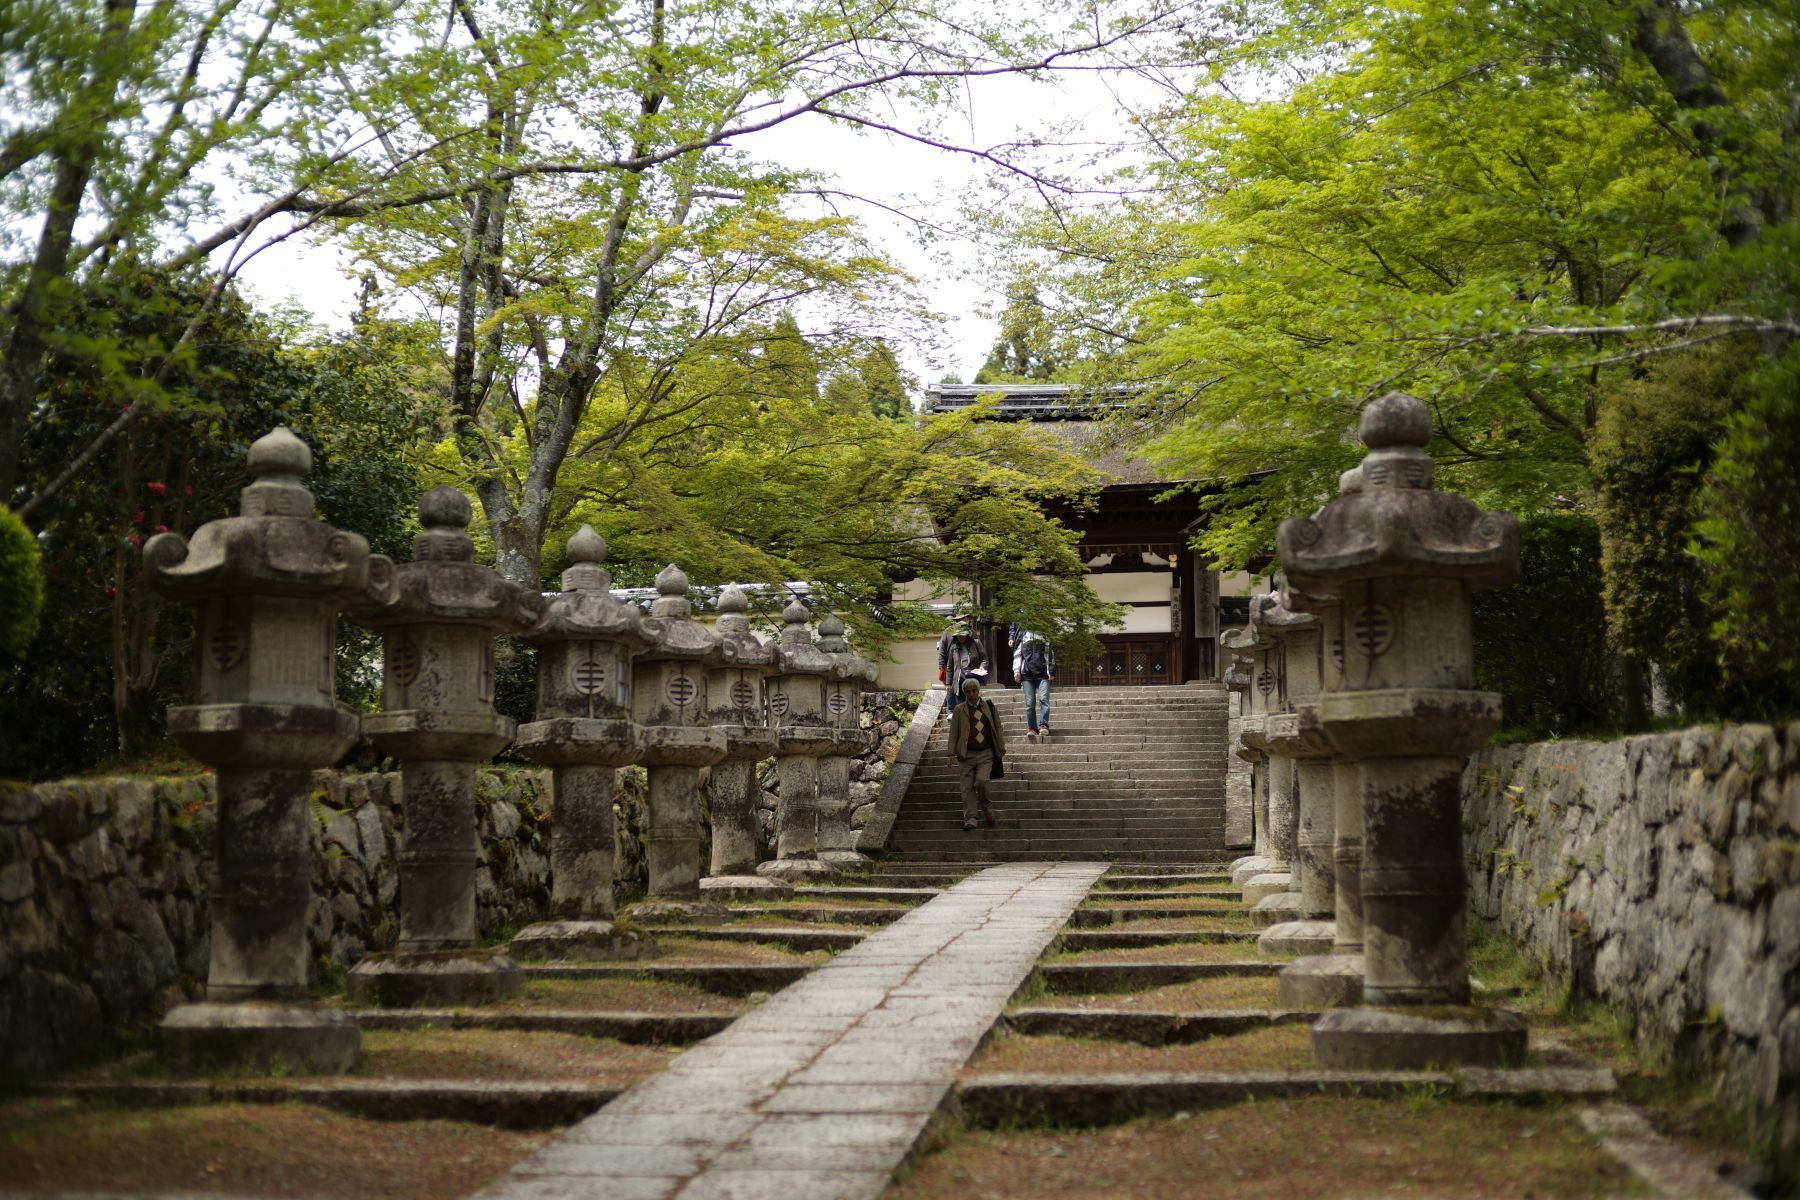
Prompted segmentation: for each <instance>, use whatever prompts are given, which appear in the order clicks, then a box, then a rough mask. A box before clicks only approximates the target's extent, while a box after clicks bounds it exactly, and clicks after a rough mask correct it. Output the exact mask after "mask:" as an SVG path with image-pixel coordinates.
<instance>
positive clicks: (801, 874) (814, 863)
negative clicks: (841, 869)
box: [756, 858, 838, 883]
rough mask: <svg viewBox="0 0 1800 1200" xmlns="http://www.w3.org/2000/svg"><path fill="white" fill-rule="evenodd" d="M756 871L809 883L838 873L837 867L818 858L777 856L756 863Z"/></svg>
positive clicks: (763, 874) (762, 874) (795, 881)
mask: <svg viewBox="0 0 1800 1200" xmlns="http://www.w3.org/2000/svg"><path fill="white" fill-rule="evenodd" d="M756 873H757V874H758V875H761V876H764V877H765V878H768V879H781V880H785V881H787V882H788V883H811V882H817V881H818V880H822V879H830V878H831V877H832V876H834V875H836V874H837V873H838V868H837V867H835V866H833V865H832V864H831V863H829V862H826V861H825V860H823V859H818V858H778V859H775V860H774V861H772V862H766V863H762V864H760V865H758V866H757V868H756Z"/></svg>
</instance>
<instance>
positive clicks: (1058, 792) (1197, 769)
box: [885, 684, 1226, 865]
mask: <svg viewBox="0 0 1800 1200" xmlns="http://www.w3.org/2000/svg"><path fill="white" fill-rule="evenodd" d="M987 696H988V699H990V700H992V701H993V702H994V708H995V710H996V712H997V713H998V714H999V717H1000V721H1001V724H1002V725H1003V726H1004V727H1005V730H1006V738H1007V756H1006V777H1005V778H1004V779H998V780H995V781H994V782H993V785H992V786H993V793H992V794H993V798H994V813H995V817H996V825H995V827H994V828H992V829H985V828H984V829H977V830H975V831H973V832H965V831H964V829H963V828H962V807H961V801H960V800H959V799H958V792H957V786H956V776H955V773H954V772H953V771H952V770H951V769H950V768H949V767H948V766H946V765H945V762H944V755H945V744H946V737H947V734H948V730H949V722H948V721H947V720H946V721H943V722H940V723H939V725H938V727H937V730H936V731H935V732H934V733H933V735H932V738H931V743H930V745H929V747H928V748H927V750H926V752H925V757H924V759H923V760H922V761H921V762H920V764H919V769H918V772H917V774H915V775H914V776H913V780H912V784H911V786H910V787H909V788H908V789H907V793H906V799H905V802H904V803H903V804H902V805H901V807H900V813H899V816H898V818H897V819H896V820H895V822H894V828H893V832H892V834H891V835H890V836H889V839H888V845H887V856H886V860H885V861H887V862H889V863H908V862H911V863H933V862H938V863H968V864H977V863H990V862H1017V861H1031V860H1038V861H1042V860H1052V861H1053V860H1059V859H1105V860H1108V861H1111V862H1114V863H1138V864H1145V865H1156V864H1170V863H1185V864H1195V863H1206V862H1210V861H1220V860H1222V859H1223V857H1224V855H1225V767H1226V762H1225V748H1226V693H1225V691H1224V689H1223V688H1219V687H1216V686H1213V685H1209V684H1187V685H1180V686H1165V687H1129V688H1128V687H1087V688H1076V687H1065V688H1059V689H1057V690H1056V691H1055V692H1054V693H1053V695H1052V697H1051V706H1050V715H1051V728H1052V729H1053V730H1054V734H1053V736H1052V738H1051V740H1050V741H1049V742H1038V743H1030V742H1027V741H1026V740H1025V733H1026V728H1025V706H1024V701H1023V700H1022V698H1021V697H1020V694H1019V692H1018V691H1017V690H1007V691H1000V690H994V691H990V692H989V693H988V694H987Z"/></svg>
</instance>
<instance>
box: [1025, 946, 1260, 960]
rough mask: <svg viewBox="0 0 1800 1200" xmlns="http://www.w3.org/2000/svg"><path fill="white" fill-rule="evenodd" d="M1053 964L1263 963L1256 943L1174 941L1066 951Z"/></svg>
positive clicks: (1055, 958)
mask: <svg viewBox="0 0 1800 1200" xmlns="http://www.w3.org/2000/svg"><path fill="white" fill-rule="evenodd" d="M1044 961H1045V962H1053V963H1081V964H1087V963H1184V962H1204V963H1215V962H1261V961H1263V960H1262V957H1261V956H1260V955H1258V954H1257V952H1256V943H1255V942H1173V943H1170V944H1168V945H1164V946H1119V947H1109V948H1107V949H1104V950H1066V951H1063V952H1061V953H1058V954H1055V955H1053V956H1051V957H1048V958H1046V959H1045V960H1044Z"/></svg>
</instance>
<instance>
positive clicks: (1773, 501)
mask: <svg viewBox="0 0 1800 1200" xmlns="http://www.w3.org/2000/svg"><path fill="white" fill-rule="evenodd" d="M1748 386H1749V388H1750V392H1751V394H1750V396H1749V398H1748V399H1747V400H1746V402H1745V404H1744V407H1743V408H1742V409H1741V410H1739V411H1738V412H1734V413H1732V414H1731V416H1730V417H1728V418H1727V419H1726V422H1725V429H1724V434H1723V436H1722V437H1721V438H1720V439H1719V441H1718V443H1717V446H1716V447H1715V449H1716V453H1715V456H1714V458H1713V463H1712V467H1711V469H1710V470H1709V471H1708V472H1707V473H1706V476H1705V479H1704V481H1703V482H1702V484H1701V486H1700V490H1699V494H1698V495H1697V496H1696V497H1695V502H1694V508H1695V520H1694V525H1693V532H1694V536H1693V539H1692V541H1691V543H1690V545H1689V547H1688V549H1689V551H1690V553H1691V555H1692V556H1693V558H1694V560H1695V561H1696V562H1697V563H1698V564H1699V566H1700V568H1701V570H1702V572H1703V579H1704V583H1703V586H1702V594H1703V595H1704V597H1705V599H1706V601H1707V603H1708V607H1709V608H1710V609H1711V611H1712V616H1713V621H1712V625H1711V629H1710V632H1711V634H1712V640H1713V642H1714V643H1715V644H1716V646H1717V647H1718V654H1719V659H1720V662H1721V665H1722V667H1723V670H1724V674H1725V679H1726V682H1727V684H1728V685H1729V686H1730V689H1731V691H1732V693H1733V695H1734V697H1735V698H1736V699H1737V701H1738V703H1739V704H1740V705H1741V706H1742V709H1743V711H1745V712H1746V713H1754V714H1756V715H1762V716H1769V715H1776V714H1786V713H1792V712H1794V711H1796V710H1800V347H1790V348H1789V349H1788V352H1787V354H1786V355H1785V356H1784V357H1782V358H1780V359H1773V360H1768V361H1766V362H1764V363H1763V364H1761V365H1760V366H1759V367H1758V369H1757V370H1756V372H1755V373H1754V374H1753V375H1752V376H1751V378H1750V379H1749V380H1748Z"/></svg>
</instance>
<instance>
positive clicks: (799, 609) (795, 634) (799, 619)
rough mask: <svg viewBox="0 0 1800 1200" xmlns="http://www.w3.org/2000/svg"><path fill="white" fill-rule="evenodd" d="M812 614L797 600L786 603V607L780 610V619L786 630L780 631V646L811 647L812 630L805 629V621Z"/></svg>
mask: <svg viewBox="0 0 1800 1200" xmlns="http://www.w3.org/2000/svg"><path fill="white" fill-rule="evenodd" d="M811 615H812V614H811V613H810V612H808V611H807V608H806V605H804V604H802V603H800V601H799V599H798V598H795V599H793V600H790V601H788V606H787V607H786V608H784V609H782V610H781V619H782V621H783V622H785V623H786V625H787V628H785V629H783V630H782V631H781V644H782V645H784V646H810V645H812V640H813V638H812V630H810V629H808V628H807V627H806V619H807V618H808V617H810V616H811Z"/></svg>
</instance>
